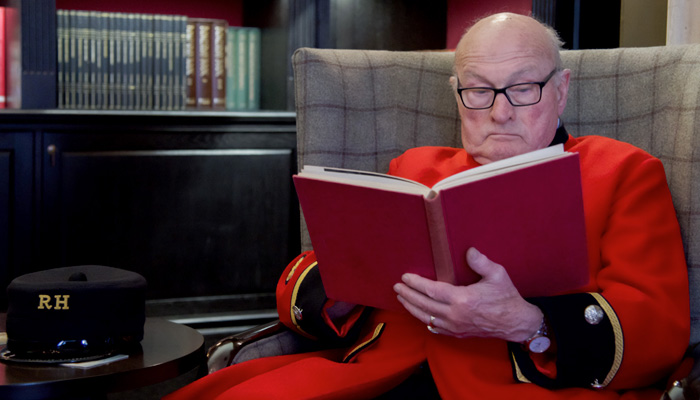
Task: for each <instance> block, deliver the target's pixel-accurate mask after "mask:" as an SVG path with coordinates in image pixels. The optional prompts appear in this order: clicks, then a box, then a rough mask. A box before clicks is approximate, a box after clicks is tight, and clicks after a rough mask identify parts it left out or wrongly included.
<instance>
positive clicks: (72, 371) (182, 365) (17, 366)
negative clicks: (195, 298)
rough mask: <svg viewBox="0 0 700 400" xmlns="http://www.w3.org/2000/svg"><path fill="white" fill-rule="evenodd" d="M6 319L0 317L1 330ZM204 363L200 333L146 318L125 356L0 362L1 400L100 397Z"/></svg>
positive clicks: (186, 370)
mask: <svg viewBox="0 0 700 400" xmlns="http://www.w3.org/2000/svg"><path fill="white" fill-rule="evenodd" d="M5 317H6V315H5V314H2V315H0V319H2V320H1V321H0V326H2V327H3V328H4V325H5ZM2 330H3V331H4V329H2ZM204 365H206V355H205V350H204V338H203V337H202V335H201V334H200V333H199V332H197V331H196V330H194V329H192V328H190V327H187V326H184V325H180V324H176V323H174V322H170V321H168V320H165V319H159V318H147V319H146V325H145V326H144V337H143V340H142V341H141V349H140V350H139V349H136V350H135V351H133V352H132V354H129V358H127V359H124V360H120V361H116V362H113V363H110V364H106V365H102V366H99V367H95V368H91V369H79V368H69V367H64V366H60V365H46V364H21V363H9V362H0V399H21V400H33V399H76V398H104V397H105V395H106V394H107V393H112V392H118V391H122V390H130V389H136V388H140V387H144V386H148V385H152V384H156V383H160V382H164V381H166V380H169V379H173V378H176V377H178V376H180V375H182V374H185V373H187V372H189V371H191V370H193V369H194V368H196V367H199V366H204Z"/></svg>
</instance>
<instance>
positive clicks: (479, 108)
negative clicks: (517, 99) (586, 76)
mask: <svg viewBox="0 0 700 400" xmlns="http://www.w3.org/2000/svg"><path fill="white" fill-rule="evenodd" d="M558 70H559V68H554V69H553V70H552V72H550V73H549V75H547V77H546V78H544V80H543V81H541V82H521V83H516V84H515V85H510V86H506V87H502V88H500V89H496V88H491V87H480V86H475V87H465V88H460V87H459V78H457V94H458V95H459V99H460V100H461V101H462V105H463V106H464V108H467V109H469V110H487V109H489V108H491V107H493V104H494V103H495V102H496V96H498V94H499V93H503V95H504V96H506V99H507V100H508V103H510V105H511V106H513V107H527V106H534V105H535V104H537V103H539V102H540V101H542V89H544V87H545V85H546V84H547V82H549V81H550V80H551V79H552V77H553V76H554V74H555V73H556V72H557V71H558ZM521 85H537V86H539V87H540V97H539V98H538V99H537V101H536V102H534V103H528V104H513V101H512V100H511V99H510V96H508V92H506V91H507V90H508V89H510V88H513V87H516V86H521ZM468 89H481V90H490V91H492V92H493V97H492V98H491V104H489V105H488V107H468V106H467V105H466V104H465V103H464V97H462V92H463V91H465V90H468Z"/></svg>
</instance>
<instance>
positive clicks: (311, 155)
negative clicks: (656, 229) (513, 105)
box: [293, 45, 700, 343]
mask: <svg viewBox="0 0 700 400" xmlns="http://www.w3.org/2000/svg"><path fill="white" fill-rule="evenodd" d="M562 58H563V61H564V65H565V66H566V68H569V69H571V71H572V72H571V83H570V89H569V98H568V105H567V107H566V111H565V113H564V115H563V116H562V121H563V122H564V124H565V125H566V126H567V129H568V131H569V132H570V133H571V134H573V135H575V136H578V135H591V134H593V135H602V136H608V137H612V138H616V139H619V140H622V141H626V142H629V143H631V144H634V145H635V146H638V147H640V148H642V149H644V150H646V151H648V152H649V153H651V154H652V155H654V156H656V157H658V158H659V159H661V161H662V162H663V164H664V167H665V169H666V174H667V177H668V182H669V186H670V188H671V193H672V195H673V198H674V205H675V207H676V212H677V214H678V219H679V221H680V225H681V230H682V234H683V241H684V245H685V250H686V257H687V261H688V268H689V278H690V284H691V319H692V321H691V322H692V324H693V330H692V332H691V343H696V342H700V290H697V287H698V285H700V243H698V238H700V188H699V185H698V184H695V185H693V184H694V183H695V182H699V181H700V154H698V150H697V149H698V148H699V147H698V142H699V141H700V45H686V46H666V47H651V48H627V49H612V50H578V51H564V52H563V54H562ZM453 59H454V55H453V53H446V52H388V51H367V50H320V49H300V50H298V51H297V52H296V53H295V54H294V57H293V65H294V71H295V74H294V78H295V95H296V111H297V151H298V163H299V166H300V167H301V166H303V165H324V166H335V167H344V168H353V169H364V170H371V171H380V172H385V171H386V170H387V169H388V167H389V162H390V161H391V159H392V158H394V157H396V156H398V155H399V154H401V153H402V152H403V151H405V150H406V149H408V148H411V147H416V146H425V145H432V146H453V147H460V146H461V140H460V136H459V130H460V122H459V115H458V112H457V102H456V100H455V97H454V94H453V92H452V89H451V87H450V85H449V76H450V75H451V74H452V63H453ZM693 189H695V190H693ZM302 247H303V248H304V249H309V248H310V247H311V244H310V240H309V238H308V233H307V232H306V227H305V224H304V223H303V221H302Z"/></svg>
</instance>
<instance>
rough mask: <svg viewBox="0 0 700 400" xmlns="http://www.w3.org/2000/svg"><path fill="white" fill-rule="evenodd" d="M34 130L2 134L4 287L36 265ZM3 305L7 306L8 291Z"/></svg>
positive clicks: (0, 261) (0, 252)
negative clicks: (34, 235)
mask: <svg viewBox="0 0 700 400" xmlns="http://www.w3.org/2000/svg"><path fill="white" fill-rule="evenodd" d="M33 143H34V136H33V134H32V133H31V132H24V133H0V287H1V288H5V287H7V285H8V284H9V283H10V281H11V280H12V279H13V278H14V277H16V276H18V275H21V274H22V273H24V272H25V271H27V269H28V268H30V265H31V264H32V251H31V249H32V244H31V238H32V234H31V232H32V226H33V223H34V222H33V218H32V207H33V198H32V182H33V173H32V172H33V170H32V165H33V164H32V148H33ZM0 299H2V300H0V308H2V309H5V308H6V307H7V299H6V296H5V292H4V290H3V291H2V295H1V296H0Z"/></svg>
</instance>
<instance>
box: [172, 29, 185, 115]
mask: <svg viewBox="0 0 700 400" xmlns="http://www.w3.org/2000/svg"><path fill="white" fill-rule="evenodd" d="M182 22H183V17H182V16H179V15H176V16H174V17H173V110H182V109H183V106H184V91H183V89H182V88H183V83H184V76H185V69H184V62H183V60H184V58H183V57H184V54H185V52H184V36H185V32H184V25H183V24H182Z"/></svg>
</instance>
